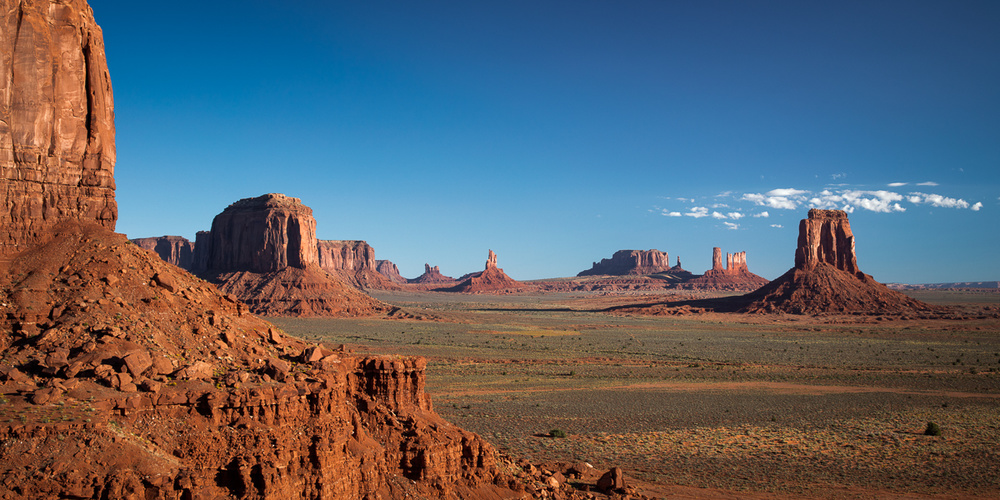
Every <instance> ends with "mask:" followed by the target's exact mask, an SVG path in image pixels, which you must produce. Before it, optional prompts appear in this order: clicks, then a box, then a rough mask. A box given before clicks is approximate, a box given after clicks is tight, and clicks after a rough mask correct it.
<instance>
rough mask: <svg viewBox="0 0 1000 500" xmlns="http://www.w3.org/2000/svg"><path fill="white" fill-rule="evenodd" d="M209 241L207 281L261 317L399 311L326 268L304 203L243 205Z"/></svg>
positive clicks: (273, 197)
mask: <svg viewBox="0 0 1000 500" xmlns="http://www.w3.org/2000/svg"><path fill="white" fill-rule="evenodd" d="M205 239H207V242H208V245H207V246H208V248H207V249H206V250H204V251H205V253H206V254H207V259H206V261H207V263H206V267H207V269H206V270H205V271H203V272H202V276H204V277H205V278H206V279H208V280H209V281H211V282H213V283H215V284H216V285H217V286H218V287H219V289H220V290H222V291H223V292H224V293H231V294H233V295H235V296H236V297H238V298H239V299H240V300H242V301H243V302H245V303H247V304H249V305H250V310H251V312H253V313H255V314H262V315H265V316H285V315H292V316H367V315H374V314H385V313H388V312H391V311H393V310H394V308H393V307H392V306H390V305H388V304H385V303H383V302H381V301H378V300H375V299H373V298H371V297H370V296H368V295H367V294H365V293H364V292H362V291H361V290H359V289H357V288H355V287H353V286H351V285H349V284H347V283H345V282H344V281H342V279H341V278H339V277H337V276H335V275H333V274H330V273H329V272H327V271H326V270H324V269H323V268H321V267H320V265H319V248H320V246H319V243H318V241H317V240H316V220H315V219H314V218H313V216H312V209H310V208H309V207H307V206H305V205H303V204H302V201H301V200H299V199H298V198H291V197H288V196H285V195H283V194H265V195H263V196H258V197H256V198H245V199H242V200H239V201H237V202H236V203H233V204H232V205H230V206H229V207H227V208H226V209H225V210H223V211H222V213H220V214H219V215H217V216H216V217H215V219H214V220H213V221H212V230H211V231H210V232H209V235H208V237H207V238H205ZM196 248H197V245H196ZM325 248H327V249H329V247H325ZM332 253H333V252H331V253H330V255H332ZM341 262H343V261H341ZM366 262H367V260H366Z"/></svg>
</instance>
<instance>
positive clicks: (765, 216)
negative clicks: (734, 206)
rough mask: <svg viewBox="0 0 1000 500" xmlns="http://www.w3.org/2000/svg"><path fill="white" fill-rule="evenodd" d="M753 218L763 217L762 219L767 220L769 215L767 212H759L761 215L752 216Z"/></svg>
mask: <svg viewBox="0 0 1000 500" xmlns="http://www.w3.org/2000/svg"><path fill="white" fill-rule="evenodd" d="M753 216H754V217H764V218H768V217H770V216H771V214H769V213H767V210H764V211H763V212H761V213H759V214H753Z"/></svg>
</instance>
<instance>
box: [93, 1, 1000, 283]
mask: <svg viewBox="0 0 1000 500" xmlns="http://www.w3.org/2000/svg"><path fill="white" fill-rule="evenodd" d="M91 6H92V7H93V9H94V12H95V17H96V18H97V21H98V23H99V24H100V25H101V26H102V28H103V30H104V39H105V44H106V49H107V56H108V64H109V66H110V70H111V79H112V85H113V87H114V93H115V111H116V125H117V146H118V163H117V167H116V179H117V185H118V190H117V198H118V202H119V222H118V231H119V232H122V233H125V234H127V235H129V236H130V237H142V236H156V235H163V234H176V235H181V236H185V237H188V238H192V239H193V237H194V233H195V232H196V231H198V230H203V229H208V228H209V227H210V226H211V221H212V218H213V217H214V216H215V215H216V214H217V213H219V212H220V211H222V210H223V209H224V208H225V207H226V206H227V205H229V204H230V203H232V202H233V201H236V200H237V199H240V198H246V197H251V196H258V195H261V194H264V193H268V192H280V193H285V194H287V195H289V196H295V197H298V198H301V199H302V200H303V202H304V203H305V204H306V205H308V206H310V207H312V209H313V211H314V214H315V216H316V219H317V224H318V227H317V233H318V236H319V237H320V238H322V239H364V240H367V241H368V242H369V243H370V244H371V245H372V246H373V247H374V248H375V252H376V256H377V257H378V258H382V259H389V260H392V261H394V262H395V263H396V264H397V265H398V266H399V268H400V271H401V272H402V274H403V275H404V276H407V277H415V276H417V275H419V274H420V273H421V272H423V264H424V263H425V262H427V263H430V264H431V265H439V266H440V267H441V271H442V273H444V274H447V275H451V276H459V275H461V274H464V273H467V272H471V271H476V270H479V269H481V268H482V267H483V265H484V263H485V260H486V254H487V250H488V249H493V250H494V251H496V252H497V254H498V256H499V264H500V266H501V267H503V268H504V269H505V270H506V271H507V273H508V274H510V275H511V276H512V277H514V278H516V279H536V278H546V277H557V276H570V275H574V274H576V273H577V272H579V271H582V270H584V269H587V268H589V267H590V265H591V263H592V262H593V261H596V260H600V259H601V258H605V257H610V256H611V254H612V253H614V251H616V250H618V249H649V248H656V249H659V250H663V251H667V252H669V253H670V255H671V258H672V259H673V258H675V257H676V256H680V258H681V261H682V263H683V265H684V267H685V268H686V269H688V270H690V271H693V272H696V273H700V272H703V271H704V270H705V269H708V268H709V267H711V252H712V247H713V246H719V247H722V249H723V251H724V252H736V251H746V252H747V258H748V263H749V267H750V270H751V271H753V272H756V273H757V274H760V275H762V276H764V277H766V278H769V279H773V278H775V277H777V276H779V275H780V274H781V273H783V272H784V271H785V270H787V269H788V268H789V267H791V266H792V264H793V257H794V248H795V241H796V235H797V225H798V221H799V220H800V219H802V218H804V217H805V216H806V212H807V211H808V208H809V207H810V206H822V207H828V208H842V209H847V210H849V211H851V216H850V217H851V223H852V227H853V229H854V232H855V235H856V239H857V251H858V259H859V266H860V267H861V269H862V270H863V271H865V272H867V273H869V274H872V275H873V276H875V278H876V279H879V280H881V281H885V282H943V281H963V280H1000V265H998V264H997V263H996V262H997V258H996V256H995V254H996V252H997V250H996V249H997V248H1000V231H998V226H1000V225H998V223H997V220H998V219H997V213H998V211H1000V57H998V54H1000V30H998V29H996V27H997V26H1000V3H998V2H995V1H982V2H941V1H933V2H922V1H914V0H906V1H898V2H868V1H864V2H851V1H846V2H845V1H838V2H801V1H788V2H770V1H761V2H743V1H699V2H673V1H639V0H629V1H624V2H621V1H618V2H615V1H588V0H573V1H560V2H544V1H542V2H540V1H503V2H479V1H477V2H467V1H462V2H459V1H428V2H412V1H406V2H384V1H371V2H338V1H322V2H321V1H292V2H287V1H286V2H276V1H270V0H266V1H265V0H247V1H239V2H236V1H213V2H187V1H174V2H134V1H130V2H125V1H118V0H92V1H91Z"/></svg>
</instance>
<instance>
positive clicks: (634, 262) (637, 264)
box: [577, 249, 671, 276]
mask: <svg viewBox="0 0 1000 500" xmlns="http://www.w3.org/2000/svg"><path fill="white" fill-rule="evenodd" d="M670 270H671V267H670V255H669V254H668V253H667V252H661V251H659V250H656V249H652V250H618V251H617V252H615V253H614V255H612V256H611V258H610V259H601V261H600V262H594V265H593V267H591V268H590V269H588V270H586V271H582V272H580V273H578V274H577V276H599V275H611V276H625V275H630V274H636V275H643V274H657V273H666V272H670Z"/></svg>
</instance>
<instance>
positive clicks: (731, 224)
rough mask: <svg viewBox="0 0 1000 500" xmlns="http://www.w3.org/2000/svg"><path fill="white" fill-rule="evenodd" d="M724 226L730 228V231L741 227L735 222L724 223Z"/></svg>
mask: <svg viewBox="0 0 1000 500" xmlns="http://www.w3.org/2000/svg"><path fill="white" fill-rule="evenodd" d="M723 224H725V225H726V227H727V228H729V229H739V228H740V225H739V224H737V223H735V222H723Z"/></svg>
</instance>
